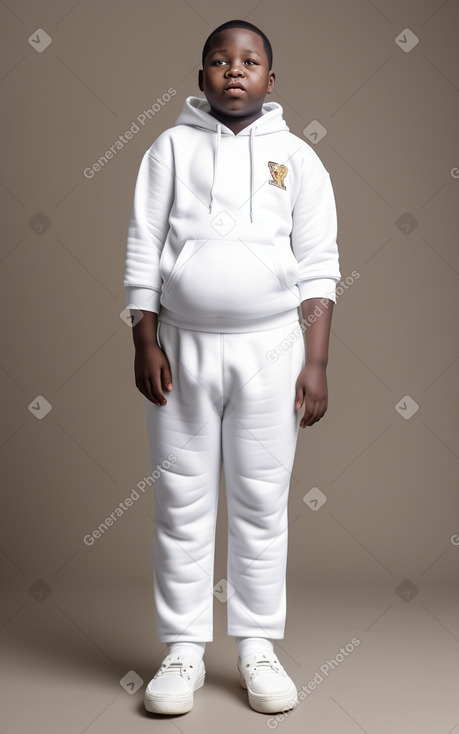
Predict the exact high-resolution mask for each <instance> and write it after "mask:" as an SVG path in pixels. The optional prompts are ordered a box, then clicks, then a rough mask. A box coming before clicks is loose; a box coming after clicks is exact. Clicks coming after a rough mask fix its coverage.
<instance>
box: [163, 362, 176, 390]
mask: <svg viewBox="0 0 459 734" xmlns="http://www.w3.org/2000/svg"><path fill="white" fill-rule="evenodd" d="M162 385H163V386H164V388H165V389H166V390H172V389H173V385H172V375H171V371H170V369H169V367H163V368H162Z"/></svg>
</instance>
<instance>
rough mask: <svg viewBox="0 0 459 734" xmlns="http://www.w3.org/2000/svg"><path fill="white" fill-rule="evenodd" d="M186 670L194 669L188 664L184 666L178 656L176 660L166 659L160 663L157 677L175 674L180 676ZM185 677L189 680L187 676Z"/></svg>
mask: <svg viewBox="0 0 459 734" xmlns="http://www.w3.org/2000/svg"><path fill="white" fill-rule="evenodd" d="M188 668H194V665H193V663H191V662H188V664H186V663H185V661H184V660H182V659H181V658H180V656H177V657H176V658H166V660H165V661H164V662H162V663H161V666H160V668H159V670H158V675H177V673H179V674H180V675H181V674H182V673H186V672H187V670H188ZM187 677H188V678H190V676H189V675H188V676H187Z"/></svg>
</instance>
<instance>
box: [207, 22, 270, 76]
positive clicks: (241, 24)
mask: <svg viewBox="0 0 459 734" xmlns="http://www.w3.org/2000/svg"><path fill="white" fill-rule="evenodd" d="M227 28H246V29H247V30H248V31H253V33H257V34H258V35H259V36H261V38H262V40H263V47H264V50H265V54H266V56H267V57H268V64H269V69H270V70H271V69H272V68H273V50H272V48H271V44H270V42H269V38H268V37H267V36H265V34H264V33H263V31H261V30H260V29H259V28H257V26H256V25H253V23H248V22H247V21H246V20H228V21H227V22H226V23H222V25H219V26H218V28H215V30H214V31H212V33H211V34H210V36H208V38H207V40H206V42H205V44H204V48H203V49H202V66H203V67H204V62H205V60H206V56H207V54H208V53H209V48H210V40H211V38H212V37H213V36H215V35H216V34H217V33H220V31H226V29H227Z"/></svg>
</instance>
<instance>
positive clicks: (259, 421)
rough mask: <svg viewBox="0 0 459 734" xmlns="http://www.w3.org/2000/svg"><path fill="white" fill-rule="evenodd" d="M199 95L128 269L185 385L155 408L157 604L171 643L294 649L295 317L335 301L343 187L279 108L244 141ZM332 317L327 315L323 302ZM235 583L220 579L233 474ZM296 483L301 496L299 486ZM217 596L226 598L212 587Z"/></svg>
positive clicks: (160, 174) (163, 163) (165, 145)
mask: <svg viewBox="0 0 459 734" xmlns="http://www.w3.org/2000/svg"><path fill="white" fill-rule="evenodd" d="M209 110H210V107H209V104H208V102H207V101H206V100H205V99H200V98H198V97H188V98H187V99H186V101H185V103H184V106H183V110H182V112H181V113H180V115H179V117H178V119H177V121H176V123H175V125H174V127H172V128H169V129H168V130H165V131H164V132H163V133H162V134H161V135H160V136H159V137H158V138H157V139H156V141H155V142H154V143H153V145H152V146H151V147H150V148H149V149H148V150H147V151H146V153H145V155H144V156H143V159H142V162H141V164H140V169H139V173H138V178H137V183H136V187H135V194H134V202H133V207H132V213H131V220H130V225H129V232H128V241H127V253H126V263H125V279H124V286H125V294H126V303H127V307H129V308H131V309H133V310H135V309H137V310H145V311H154V312H156V313H158V332H157V335H158V342H159V344H160V345H161V347H162V349H163V351H164V352H165V354H166V356H167V357H168V360H169V364H170V368H171V375H172V383H173V387H174V389H173V390H172V391H171V392H168V391H167V390H165V391H164V394H165V396H166V399H167V405H164V406H158V405H154V404H153V403H151V402H150V401H149V400H147V399H146V398H145V415H146V423H147V430H148V438H149V449H150V458H151V463H152V467H153V468H155V467H156V465H158V464H161V463H162V462H164V460H165V459H167V457H168V456H169V454H173V455H174V461H173V462H171V464H170V466H169V465H168V466H169V468H168V470H167V471H163V472H161V477H160V479H158V480H157V481H156V482H155V485H154V486H155V523H154V549H153V553H154V598H155V614H156V625H157V631H158V638H159V640H160V641H161V642H171V641H178V640H200V641H209V640H212V639H213V626H212V619H213V616H212V609H213V599H214V596H213V592H214V593H215V596H216V597H217V598H218V599H220V600H223V601H226V602H227V614H228V634H229V635H234V636H256V637H268V638H272V639H281V638H283V636H284V628H285V618H286V588H285V571H286V564H287V538H288V518H287V503H288V494H289V487H290V477H291V471H292V467H293V461H294V455H295V449H296V441H297V436H298V427H299V421H300V417H301V411H297V412H295V410H294V402H295V382H296V379H297V377H298V375H299V373H300V371H301V369H302V367H303V366H304V364H305V350H304V338H303V332H302V330H301V328H300V321H299V312H298V307H299V306H300V304H301V302H302V301H304V300H305V299H308V298H323V299H329V300H332V301H334V302H335V301H336V297H335V286H336V283H337V282H338V281H339V279H340V277H341V276H340V270H339V256H338V247H337V242H336V238H337V218H336V206H335V200H334V194H333V188H332V184H331V181H330V177H329V174H328V172H327V171H326V169H325V168H324V166H323V164H322V162H321V161H320V159H319V157H318V156H317V154H316V153H315V152H314V150H313V149H312V147H311V146H310V145H309V144H308V143H306V142H305V141H303V140H301V139H300V138H298V137H297V136H295V135H293V134H292V133H290V131H289V128H288V127H287V125H286V123H285V121H284V119H283V116H282V115H283V110H282V107H281V106H280V105H279V104H278V103H276V102H267V103H265V104H264V105H263V109H262V111H263V114H262V116H261V117H260V118H258V119H257V120H255V121H254V122H253V123H252V124H251V125H248V126H247V127H246V128H244V129H243V130H241V132H239V133H238V134H237V135H234V133H233V132H232V131H231V130H230V129H229V128H228V127H226V126H225V125H223V124H222V123H220V122H218V120H217V119H216V118H214V117H213V116H212V115H211V114H210V113H209ZM324 305H325V304H324ZM222 464H223V469H224V477H225V485H226V496H227V509H228V561H227V563H228V565H227V575H226V581H225V582H224V583H223V584H222V583H216V582H218V579H215V580H214V537H215V522H216V511H217V503H218V490H219V486H220V475H221V469H222ZM296 486H297V485H296ZM214 585H215V589H214Z"/></svg>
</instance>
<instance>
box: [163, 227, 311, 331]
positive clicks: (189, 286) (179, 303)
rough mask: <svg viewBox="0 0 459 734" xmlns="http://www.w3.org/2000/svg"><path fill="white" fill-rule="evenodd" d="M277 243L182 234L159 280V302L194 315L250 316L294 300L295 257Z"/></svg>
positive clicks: (264, 313) (281, 307)
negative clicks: (194, 237)
mask: <svg viewBox="0 0 459 734" xmlns="http://www.w3.org/2000/svg"><path fill="white" fill-rule="evenodd" d="M289 254H290V255H291V258H289V259H288V260H287V261H286V263H283V262H282V261H281V259H280V256H281V255H280V253H279V251H278V249H277V247H276V246H275V245H270V244H260V243H258V242H247V241H245V240H244V241H242V240H226V239H225V240H213V239H201V240H191V239H190V240H186V242H185V244H184V245H183V248H182V250H181V251H180V253H179V256H178V258H177V260H176V261H175V263H174V266H173V268H172V270H171V272H170V274H169V276H168V277H167V278H166V280H165V282H164V283H163V287H162V296H161V302H162V304H163V305H164V306H165V307H166V308H168V309H170V310H171V311H174V312H176V313H180V314H182V315H186V314H189V315H190V316H193V317H195V318H203V319H206V318H212V317H221V318H250V317H257V316H259V317H264V316H268V315H271V314H276V313H279V312H281V311H283V310H287V309H289V308H293V307H295V306H297V305H298V303H297V294H294V292H293V289H292V285H294V284H295V283H296V281H297V274H298V263H297V261H296V259H295V257H294V255H293V253H291V250H289Z"/></svg>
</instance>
